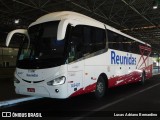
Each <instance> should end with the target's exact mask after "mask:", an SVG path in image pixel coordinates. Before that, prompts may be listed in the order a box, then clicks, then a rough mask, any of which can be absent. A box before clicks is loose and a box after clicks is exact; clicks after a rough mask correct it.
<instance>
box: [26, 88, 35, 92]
mask: <svg viewBox="0 0 160 120" xmlns="http://www.w3.org/2000/svg"><path fill="white" fill-rule="evenodd" d="M27 91H28V92H35V88H27Z"/></svg>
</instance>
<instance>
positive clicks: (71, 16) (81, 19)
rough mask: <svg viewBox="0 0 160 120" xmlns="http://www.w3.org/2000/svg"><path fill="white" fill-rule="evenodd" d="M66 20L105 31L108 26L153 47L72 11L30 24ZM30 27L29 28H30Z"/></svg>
mask: <svg viewBox="0 0 160 120" xmlns="http://www.w3.org/2000/svg"><path fill="white" fill-rule="evenodd" d="M64 19H71V20H76V21H79V22H82V23H85V25H89V26H95V27H99V28H103V29H104V25H105V26H106V28H107V29H108V30H111V31H113V32H115V33H118V34H120V35H123V36H125V37H127V38H130V39H133V40H135V41H137V42H140V43H143V44H146V45H147V46H151V45H149V44H148V43H145V42H143V41H140V40H138V39H136V38H134V37H132V36H129V35H127V34H125V33H123V32H121V31H120V30H117V29H115V28H113V27H111V26H109V25H106V24H104V23H102V22H99V21H97V20H95V19H93V18H90V17H88V16H86V15H83V14H80V13H76V12H72V11H60V12H53V13H49V14H46V15H44V16H42V17H40V18H38V19H37V20H36V21H35V22H33V23H32V24H30V26H33V25H36V24H40V23H44V22H49V21H57V20H64ZM30 26H29V27H30Z"/></svg>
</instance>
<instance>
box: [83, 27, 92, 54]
mask: <svg viewBox="0 0 160 120" xmlns="http://www.w3.org/2000/svg"><path fill="white" fill-rule="evenodd" d="M83 36H84V42H83V51H82V52H83V55H84V56H86V55H88V54H89V53H91V51H92V39H91V27H89V26H84V30H83Z"/></svg>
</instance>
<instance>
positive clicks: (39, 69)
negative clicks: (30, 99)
mask: <svg viewBox="0 0 160 120" xmlns="http://www.w3.org/2000/svg"><path fill="white" fill-rule="evenodd" d="M15 33H21V34H24V35H25V36H26V38H25V39H22V44H21V45H20V48H19V52H18V57H17V63H16V71H15V78H14V86H15V91H16V93H17V94H23V95H31V96H41V97H50V98H59V99H64V98H69V97H72V96H77V95H81V94H84V93H89V92H95V95H96V97H98V98H101V97H103V96H104V95H105V93H106V90H107V89H108V88H111V87H116V86H120V85H125V84H129V83H133V82H141V83H142V84H143V83H144V82H145V80H146V79H148V78H150V77H151V76H152V59H151V57H150V53H151V46H150V45H149V44H147V43H144V42H142V41H140V40H138V39H136V38H133V37H131V36H129V35H126V34H124V33H122V32H121V31H119V30H117V29H115V28H113V27H110V26H108V25H106V24H104V23H101V22H99V21H97V20H94V19H92V18H90V17H87V16H85V15H82V14H79V13H75V12H70V11H61V12H54V13H50V14H47V15H44V16H42V17H40V18H39V19H37V20H36V21H35V22H33V23H32V24H31V25H29V27H28V29H17V30H13V31H11V32H10V33H9V34H8V36H7V39H6V46H8V45H9V43H10V40H11V38H12V36H13V35H14V34H15Z"/></svg>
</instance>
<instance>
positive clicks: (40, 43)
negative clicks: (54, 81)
mask: <svg viewBox="0 0 160 120" xmlns="http://www.w3.org/2000/svg"><path fill="white" fill-rule="evenodd" d="M58 25H59V21H52V22H46V23H42V24H38V25H34V26H32V27H30V28H29V29H28V34H29V37H30V40H28V39H25V40H24V41H23V43H22V45H21V48H20V50H19V54H18V61H17V67H19V68H26V69H35V68H49V67H55V66H58V65H62V64H64V63H65V39H64V40H57V29H58Z"/></svg>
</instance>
